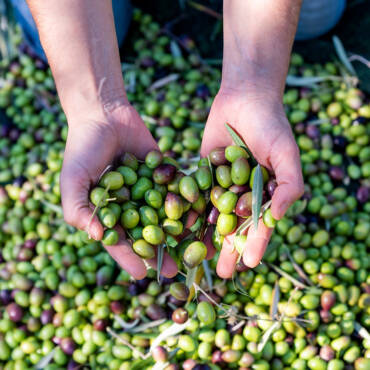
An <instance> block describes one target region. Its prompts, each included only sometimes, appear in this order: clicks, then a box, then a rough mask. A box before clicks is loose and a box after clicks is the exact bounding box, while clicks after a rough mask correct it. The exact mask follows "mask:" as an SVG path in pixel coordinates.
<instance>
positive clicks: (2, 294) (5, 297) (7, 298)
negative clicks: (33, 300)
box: [0, 289, 12, 306]
mask: <svg viewBox="0 0 370 370" xmlns="http://www.w3.org/2000/svg"><path fill="white" fill-rule="evenodd" d="M11 301H12V295H11V291H10V290H9V289H3V290H0V302H1V303H2V304H3V305H4V306H6V305H7V304H9V303H10V302H11Z"/></svg>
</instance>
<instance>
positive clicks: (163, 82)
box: [148, 73, 180, 92]
mask: <svg viewBox="0 0 370 370" xmlns="http://www.w3.org/2000/svg"><path fill="white" fill-rule="evenodd" d="M179 77H180V75H179V74H178V73H171V74H169V75H168V76H165V77H163V78H160V79H159V80H157V81H155V82H154V83H153V84H152V85H150V86H149V88H148V91H149V92H152V91H154V90H157V89H159V88H161V87H163V86H166V85H168V84H169V83H171V82H174V81H176V80H178V79H179Z"/></svg>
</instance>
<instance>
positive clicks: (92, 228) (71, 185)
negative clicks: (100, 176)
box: [60, 170, 104, 240]
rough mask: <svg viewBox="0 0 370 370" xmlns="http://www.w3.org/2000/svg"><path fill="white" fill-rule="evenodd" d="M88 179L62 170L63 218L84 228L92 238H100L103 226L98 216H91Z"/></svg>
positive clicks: (73, 224)
mask: <svg viewBox="0 0 370 370" xmlns="http://www.w3.org/2000/svg"><path fill="white" fill-rule="evenodd" d="M89 187H90V184H89V181H88V180H87V179H86V180H83V179H81V174H76V173H71V172H70V171H68V170H62V174H61V179H60V189H61V194H62V207H63V215H64V220H65V221H66V222H67V223H68V224H70V225H72V226H74V227H76V228H78V229H80V230H85V231H86V232H87V233H88V234H89V235H90V236H91V237H92V238H93V239H95V240H101V239H102V237H103V232H104V230H103V226H102V225H101V224H100V222H99V220H98V217H97V216H96V215H95V216H94V217H93V218H92V214H93V210H92V209H91V208H90V205H89V200H88V199H89Z"/></svg>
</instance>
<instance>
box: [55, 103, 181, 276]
mask: <svg viewBox="0 0 370 370" xmlns="http://www.w3.org/2000/svg"><path fill="white" fill-rule="evenodd" d="M156 148H157V145H156V143H155V141H154V139H153V137H152V136H151V134H150V132H149V131H148V129H147V128H146V126H145V124H144V122H143V121H142V120H141V118H140V116H139V115H138V113H137V112H136V111H135V109H134V108H133V107H132V106H129V105H124V106H121V107H118V108H116V109H115V110H114V111H113V112H111V113H109V114H107V116H106V117H105V118H104V119H102V120H101V121H93V120H89V121H86V122H84V123H83V122H78V124H77V125H70V129H69V133H68V139H67V144H66V151H65V156H64V162H63V168H62V173H61V182H60V183H61V194H62V205H63V211H64V218H65V220H66V222H68V223H69V224H71V225H73V226H75V227H77V228H79V229H82V230H86V231H88V232H89V234H90V235H91V236H92V237H93V238H94V239H96V240H100V239H101V238H102V236H103V227H102V225H101V224H100V222H99V220H98V218H97V217H96V216H95V217H94V218H93V219H92V220H91V215H92V208H91V205H90V204H89V200H88V194H89V190H90V189H91V187H92V186H93V185H95V184H96V183H97V182H98V180H99V177H100V176H101V174H102V173H103V171H104V170H105V169H106V167H107V166H109V165H110V164H112V163H113V162H114V160H115V159H116V158H117V157H119V156H120V155H121V154H122V153H123V152H125V151H127V152H130V153H133V154H135V155H136V156H137V157H138V158H141V159H142V158H144V156H145V154H146V153H147V152H148V151H150V150H152V149H156ZM90 220H91V221H90ZM117 231H118V232H119V235H120V240H119V243H118V245H115V246H106V249H107V251H108V252H109V254H110V255H111V256H112V257H113V258H114V259H115V260H116V261H117V262H118V263H119V264H120V266H121V267H122V268H124V269H125V270H126V271H127V272H129V273H130V274H131V275H132V276H134V277H135V278H137V279H139V278H143V277H144V276H145V275H146V267H145V265H144V263H143V261H142V260H141V258H140V257H138V256H137V255H136V254H135V253H134V252H133V251H132V248H131V245H130V243H129V242H128V241H127V240H126V239H125V233H124V231H123V230H122V228H120V227H118V228H117ZM148 262H149V264H151V265H153V266H155V261H154V260H153V261H148ZM176 272H177V268H176V265H175V263H174V262H173V261H172V260H171V259H170V257H169V256H168V255H165V257H164V263H163V270H162V273H163V274H164V275H167V276H173V275H174V274H175V273H176Z"/></svg>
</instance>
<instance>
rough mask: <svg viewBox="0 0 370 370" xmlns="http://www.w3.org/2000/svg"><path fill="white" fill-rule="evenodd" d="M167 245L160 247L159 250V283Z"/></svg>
mask: <svg viewBox="0 0 370 370" xmlns="http://www.w3.org/2000/svg"><path fill="white" fill-rule="evenodd" d="M164 248H165V245H163V244H161V245H158V249H157V281H158V283H159V278H160V276H161V270H162V265H163V256H164Z"/></svg>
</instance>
